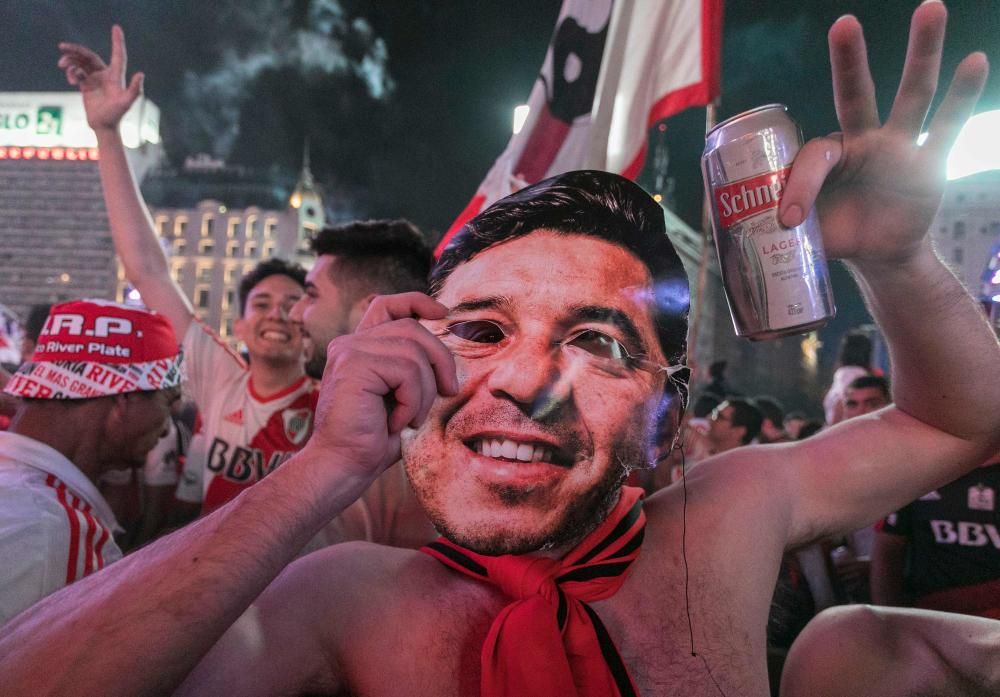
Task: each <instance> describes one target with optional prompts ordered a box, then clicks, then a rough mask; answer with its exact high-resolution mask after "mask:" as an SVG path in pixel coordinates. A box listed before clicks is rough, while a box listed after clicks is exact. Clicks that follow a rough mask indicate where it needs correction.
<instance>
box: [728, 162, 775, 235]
mask: <svg viewBox="0 0 1000 697" xmlns="http://www.w3.org/2000/svg"><path fill="white" fill-rule="evenodd" d="M790 171H791V167H785V168H784V169H782V170H779V171H777V172H766V173H764V174H760V175H758V176H756V177H751V178H750V179H744V180H743V181H739V182H733V183H732V184H725V185H723V186H720V187H719V188H717V189H716V190H715V209H716V210H717V211H718V212H719V226H720V227H723V228H730V227H732V226H733V224H735V223H738V222H740V221H742V220H746V219H747V218H750V217H753V216H755V215H757V214H758V213H762V212H764V211H766V210H768V209H771V208H777V207H778V204H779V203H780V202H781V192H782V190H783V189H784V188H785V181H787V180H788V173H789V172H790Z"/></svg>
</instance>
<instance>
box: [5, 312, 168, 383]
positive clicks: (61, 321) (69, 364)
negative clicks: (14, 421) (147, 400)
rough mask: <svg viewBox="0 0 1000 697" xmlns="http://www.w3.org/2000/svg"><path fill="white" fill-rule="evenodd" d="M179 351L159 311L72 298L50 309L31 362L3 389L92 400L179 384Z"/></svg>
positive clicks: (166, 322) (24, 365) (23, 366)
mask: <svg viewBox="0 0 1000 697" xmlns="http://www.w3.org/2000/svg"><path fill="white" fill-rule="evenodd" d="M180 368H181V352H180V347H179V346H178V343H177V337H176V336H175V335H174V330H173V329H172V328H171V326H170V323H169V322H168V321H167V320H166V319H165V318H164V317H163V316H162V315H159V314H156V313H155V312H148V311H146V310H139V309H136V308H134V307H126V306H125V305H119V304H117V303H112V302H108V301H106V300H71V301H70V302H65V303H62V304H60V305H55V306H53V308H52V309H51V310H50V311H49V317H48V319H47V320H45V326H44V327H42V333H41V334H40V335H39V337H38V344H37V348H36V349H35V353H34V355H33V356H32V360H31V362H29V363H24V364H23V365H22V366H21V367H20V368H18V369H17V372H16V373H14V375H13V376H12V377H11V379H10V381H9V382H8V383H7V386H6V387H5V388H4V392H6V393H7V394H12V395H15V396H18V397H26V398H31V399H89V398H91V397H106V396H108V395H116V394H124V393H126V392H146V391H151V390H162V389H166V388H168V387H175V386H176V385H179V384H180V383H181V369H180Z"/></svg>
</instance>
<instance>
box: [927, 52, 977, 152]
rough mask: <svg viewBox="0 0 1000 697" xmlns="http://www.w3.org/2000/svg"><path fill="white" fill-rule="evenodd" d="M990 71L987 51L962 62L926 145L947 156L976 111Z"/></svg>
mask: <svg viewBox="0 0 1000 697" xmlns="http://www.w3.org/2000/svg"><path fill="white" fill-rule="evenodd" d="M988 74H989V63H988V62H987V60H986V55H985V54H984V53H978V52H977V53H973V54H971V55H969V56H966V57H965V60H963V61H962V62H961V63H959V64H958V67H957V68H956V69H955V76H954V77H953V78H952V81H951V85H949V86H948V93H947V94H946V95H945V97H944V100H943V101H942V102H941V105H940V106H939V107H938V109H937V111H936V112H935V114H934V118H932V119H931V124H930V127H929V128H928V134H927V142H926V143H925V144H924V147H925V148H927V149H928V150H930V151H933V154H935V155H936V156H938V157H941V158H944V157H946V156H947V154H948V151H949V150H951V146H952V145H953V144H954V143H955V139H956V138H957V137H958V133H959V131H961V130H962V126H964V125H965V122H966V121H967V120H968V119H969V116H971V115H972V110H973V109H974V108H975V106H976V102H977V101H978V100H979V95H980V94H982V92H983V86H984V85H985V84H986V77H987V75H988Z"/></svg>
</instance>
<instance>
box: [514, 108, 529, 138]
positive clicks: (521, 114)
mask: <svg viewBox="0 0 1000 697" xmlns="http://www.w3.org/2000/svg"><path fill="white" fill-rule="evenodd" d="M530 113H531V107H530V106H528V105H527V104H521V105H520V106H516V107H514V135H517V134H518V133H520V132H521V129H522V128H524V123H525V121H527V120H528V114H530Z"/></svg>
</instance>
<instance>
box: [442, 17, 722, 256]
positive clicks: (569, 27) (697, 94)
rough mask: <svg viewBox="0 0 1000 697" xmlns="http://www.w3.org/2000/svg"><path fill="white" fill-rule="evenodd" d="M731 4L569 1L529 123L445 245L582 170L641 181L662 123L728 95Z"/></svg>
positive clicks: (544, 67)
mask: <svg viewBox="0 0 1000 697" xmlns="http://www.w3.org/2000/svg"><path fill="white" fill-rule="evenodd" d="M721 44H722V0H563V5H562V9H561V10H560V12H559V19H558V20H557V22H556V30H555V33H554V34H553V36H552V41H551V42H550V43H549V48H548V51H547V52H546V55H545V62H544V63H543V64H542V70H541V72H540V73H539V75H538V79H537V80H535V84H534V87H532V90H531V96H530V97H529V98H528V106H529V107H530V112H529V115H528V120H527V121H526V122H525V124H524V126H523V128H522V129H521V131H520V132H519V133H516V134H515V135H514V136H513V137H512V138H511V139H510V142H509V143H507V147H506V148H505V149H504V151H503V153H501V155H500V157H499V158H497V161H496V162H495V163H494V164H493V167H492V168H491V169H490V171H489V172H488V173H487V175H486V178H485V179H484V180H483V182H482V184H480V185H479V189H478V191H477V192H476V195H475V196H474V197H473V198H472V200H471V201H470V202H469V204H468V205H467V206H466V207H465V210H463V211H462V213H461V214H460V215H459V216H458V218H457V219H456V220H455V222H454V223H452V225H451V227H450V228H449V229H448V232H447V233H445V236H444V238H443V239H442V240H441V243H440V244H439V245H438V248H437V254H440V253H441V251H442V250H443V249H444V247H445V246H446V245H447V243H448V241H449V240H450V239H451V237H452V236H453V235H454V234H455V233H456V232H458V230H459V229H461V227H462V225H464V224H465V223H466V222H468V221H469V220H470V219H471V218H472V217H474V216H475V215H476V214H477V213H479V212H480V211H481V210H483V209H484V208H486V207H487V206H489V205H490V204H491V203H493V202H494V201H496V200H498V199H501V198H503V197H504V196H507V195H508V194H511V193H513V192H515V191H518V190H519V189H521V188H523V187H525V186H527V185H529V184H533V183H535V182H537V181H540V180H542V179H545V178H546V177H549V176H554V175H556V174H559V173H561V172H568V171H570V170H574V169H603V170H607V171H609V172H617V173H619V174H622V175H623V176H626V177H629V178H630V179H634V178H635V177H636V176H637V175H638V174H639V172H640V170H641V169H642V165H643V162H644V160H645V156H646V137H647V131H648V129H649V128H650V126H652V124H653V123H655V122H656V121H659V120H660V119H663V118H666V117H668V116H670V115H672V114H676V113H678V112H680V111H682V110H684V109H687V108H688V107H691V106H698V105H704V104H708V103H709V102H711V101H712V100H713V99H714V98H715V97H716V96H718V94H719V63H720V51H721Z"/></svg>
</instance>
